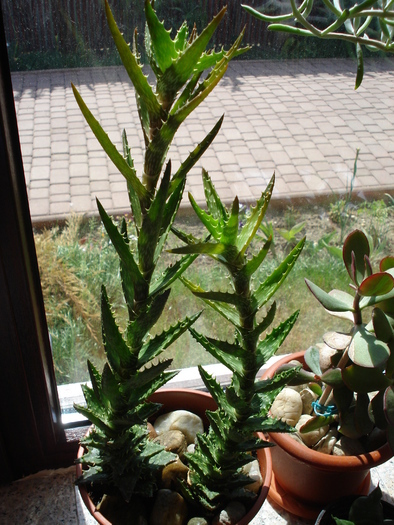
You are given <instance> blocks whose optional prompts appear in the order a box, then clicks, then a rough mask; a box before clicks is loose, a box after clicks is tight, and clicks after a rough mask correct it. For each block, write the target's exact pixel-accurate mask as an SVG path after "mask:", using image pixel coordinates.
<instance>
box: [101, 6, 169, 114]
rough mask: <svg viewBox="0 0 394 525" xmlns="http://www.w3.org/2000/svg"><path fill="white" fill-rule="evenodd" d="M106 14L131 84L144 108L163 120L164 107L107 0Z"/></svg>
mask: <svg viewBox="0 0 394 525" xmlns="http://www.w3.org/2000/svg"><path fill="white" fill-rule="evenodd" d="M105 13H106V16H107V21H108V26H109V28H110V31H111V34H112V37H113V39H114V42H115V45H116V47H117V49H118V52H119V55H120V58H121V60H122V63H123V65H124V67H125V69H126V71H127V74H128V75H129V78H130V80H131V82H132V83H133V86H134V88H135V90H136V91H137V93H138V95H139V96H140V97H141V99H142V100H143V101H144V106H145V107H146V108H147V110H148V111H149V113H150V114H151V115H152V117H155V118H156V119H157V118H161V117H162V116H163V110H162V107H161V105H160V104H159V101H158V100H157V98H156V95H155V94H154V92H153V90H152V87H151V86H150V85H149V82H148V80H147V78H146V77H145V75H144V74H143V72H142V69H141V66H140V65H139V63H138V61H137V59H136V57H135V56H134V55H133V53H132V52H131V50H130V47H129V45H128V44H127V42H126V41H125V39H124V38H123V36H122V33H121V32H120V31H119V29H118V26H117V25H116V22H115V19H114V17H113V15H112V12H111V9H110V7H109V4H108V1H107V0H105Z"/></svg>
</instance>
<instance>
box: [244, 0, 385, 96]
mask: <svg viewBox="0 0 394 525" xmlns="http://www.w3.org/2000/svg"><path fill="white" fill-rule="evenodd" d="M351 3H352V4H353V5H352V6H350V3H348V2H340V1H339V0H333V1H331V0H324V7H325V11H326V12H325V13H324V15H325V16H324V20H325V27H321V19H323V18H322V17H320V23H318V24H315V23H314V20H313V16H314V14H315V13H316V10H315V9H314V0H304V1H303V2H300V5H299V6H298V5H297V3H296V1H295V0H290V4H291V13H287V14H283V15H280V16H271V15H267V14H264V13H262V12H261V11H260V10H259V11H257V10H256V9H253V7H250V6H247V5H244V6H243V7H244V9H245V10H246V11H247V12H248V13H250V14H251V15H253V16H254V17H256V18H258V19H259V20H262V21H264V22H267V23H268V24H269V26H268V29H270V30H271V31H283V32H286V33H290V34H292V35H297V36H307V37H308V36H309V37H317V38H321V39H326V40H344V41H345V42H349V43H351V44H354V45H355V46H356V53H357V76H356V89H357V88H358V87H359V86H360V84H361V82H362V80H363V75H364V59H363V50H362V46H365V47H366V48H367V49H369V50H371V51H385V52H391V53H392V52H394V41H393V36H394V2H393V0H365V1H364V2H361V3H360V4H358V3H356V2H351ZM341 4H342V5H341ZM343 4H346V7H345V6H344V5H343ZM348 4H349V5H348ZM294 22H295V23H294Z"/></svg>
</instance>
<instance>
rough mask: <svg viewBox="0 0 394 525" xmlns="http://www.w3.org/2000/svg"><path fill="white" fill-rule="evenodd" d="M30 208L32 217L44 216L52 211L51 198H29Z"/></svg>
mask: <svg viewBox="0 0 394 525" xmlns="http://www.w3.org/2000/svg"><path fill="white" fill-rule="evenodd" d="M29 208H30V214H31V216H32V217H44V216H48V215H49V213H50V209H49V199H48V198H45V199H32V198H29Z"/></svg>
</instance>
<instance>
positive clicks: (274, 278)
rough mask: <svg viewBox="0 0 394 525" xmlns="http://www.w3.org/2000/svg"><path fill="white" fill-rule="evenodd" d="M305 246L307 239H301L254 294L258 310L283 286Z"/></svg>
mask: <svg viewBox="0 0 394 525" xmlns="http://www.w3.org/2000/svg"><path fill="white" fill-rule="evenodd" d="M304 244H305V238H303V239H301V241H299V242H298V243H297V245H296V246H295V247H294V248H293V249H292V250H291V252H290V253H289V255H288V256H287V257H286V258H285V259H284V260H283V261H282V263H281V264H280V265H279V266H278V267H277V268H276V269H275V270H274V271H273V272H272V273H271V275H270V276H269V277H268V278H267V279H266V280H265V281H264V282H263V283H261V285H260V286H259V287H258V288H257V290H256V291H255V292H254V294H253V299H254V301H255V304H256V309H259V308H261V307H262V306H263V305H264V304H265V303H266V302H267V301H269V299H271V297H272V296H273V294H274V293H275V292H276V290H277V289H278V288H279V287H280V286H281V284H282V283H283V281H284V280H285V279H286V277H287V276H288V274H289V273H290V271H291V269H292V268H293V266H294V264H295V263H296V261H297V259H298V257H299V255H300V253H301V251H302V248H303V247H304Z"/></svg>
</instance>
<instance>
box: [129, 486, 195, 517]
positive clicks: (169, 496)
mask: <svg viewBox="0 0 394 525" xmlns="http://www.w3.org/2000/svg"><path fill="white" fill-rule="evenodd" d="M187 511H188V508H187V504H186V502H185V500H184V499H183V498H182V496H181V495H180V494H178V492H174V491H172V490H168V489H160V490H159V491H158V492H157V495H156V499H155V501H154V503H153V509H152V512H151V515H150V519H149V525H164V524H165V525H184V524H185V523H186V519H187ZM131 523H132V522H131Z"/></svg>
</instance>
